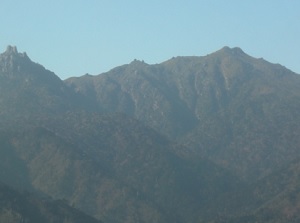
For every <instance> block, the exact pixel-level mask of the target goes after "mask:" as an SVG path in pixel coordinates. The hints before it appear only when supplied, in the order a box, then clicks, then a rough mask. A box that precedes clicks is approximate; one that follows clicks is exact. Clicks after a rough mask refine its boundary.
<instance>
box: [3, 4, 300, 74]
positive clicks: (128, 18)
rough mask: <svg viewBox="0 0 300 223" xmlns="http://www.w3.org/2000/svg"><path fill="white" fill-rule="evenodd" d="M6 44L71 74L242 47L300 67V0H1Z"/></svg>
mask: <svg viewBox="0 0 300 223" xmlns="http://www.w3.org/2000/svg"><path fill="white" fill-rule="evenodd" d="M0 24H1V29H0V30H1V31H0V49H1V51H5V49H6V46H7V45H15V46H17V48H18V50H19V52H24V51H26V52H27V54H28V55H29V57H30V58H31V59H32V60H33V61H35V62H38V63H40V64H42V65H43V66H45V67H46V68H47V69H49V70H51V71H53V72H55V73H56V74H57V75H58V76H59V77H61V78H62V79H65V78H67V77H69V76H81V75H83V74H85V73H90V74H93V75H96V74H100V73H102V72H105V71H108V70H110V69H112V68H114V67H115V66H118V65H122V64H126V63H130V62H131V61H132V60H134V59H139V60H144V61H145V62H146V63H149V64H154V63H160V62H163V61H165V60H167V59H169V58H171V57H173V56H191V55H195V56H203V55H206V54H208V53H212V52H214V51H216V50H218V49H220V48H222V47H223V46H230V47H235V46H238V47H241V48H242V49H243V50H244V51H245V52H246V53H248V54H250V55H252V56H254V57H263V58H265V59H266V60H268V61H270V62H273V63H280V64H282V65H284V66H286V67H287V68H289V69H291V70H293V71H295V72H297V73H300V57H299V52H300V1H299V0H285V1H283V0H226V1H225V0H206V1H204V0H184V1H183V0H182V1H179V0H172V1H171V0H169V1H167V0H160V1H158V0H152V1H141V0H139V1H138V0H126V1H125V0H122V1H121V0H118V1H114V0H110V1H109V0H107V1H106V0H103V1H102V0H72V1H71V0H59V1H58V0H26V1H23V0H1V4H0Z"/></svg>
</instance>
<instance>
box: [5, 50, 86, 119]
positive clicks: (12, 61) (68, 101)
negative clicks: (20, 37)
mask: <svg viewBox="0 0 300 223" xmlns="http://www.w3.org/2000/svg"><path fill="white" fill-rule="evenodd" d="M0 88H1V94H2V95H1V98H0V106H1V108H2V109H1V112H0V115H6V116H7V117H11V118H12V119H14V118H15V116H16V115H19V114H20V115H21V116H22V117H25V116H30V115H37V114H38V115H41V114H45V115H47V114H48V113H60V112H65V111H68V110H81V109H83V107H85V108H86V107H88V105H87V102H82V103H83V104H78V103H76V100H77V98H78V96H76V94H74V92H73V91H71V90H70V89H69V88H68V87H67V86H66V85H65V84H64V83H63V81H62V80H60V79H59V77H57V76H56V75H55V74H54V73H53V72H51V71H49V70H47V69H45V68H44V67H43V66H42V65H40V64H37V63H35V62H32V61H31V60H30V58H29V57H28V56H27V54H26V53H19V52H18V51H17V48H16V47H12V46H8V47H7V49H6V51H5V52H4V53H2V54H0ZM82 101H84V100H82ZM11 114H13V115H11Z"/></svg>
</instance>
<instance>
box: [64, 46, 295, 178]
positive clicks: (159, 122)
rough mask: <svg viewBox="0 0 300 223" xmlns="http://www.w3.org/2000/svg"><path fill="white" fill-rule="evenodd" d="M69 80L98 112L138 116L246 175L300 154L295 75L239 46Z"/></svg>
mask: <svg viewBox="0 0 300 223" xmlns="http://www.w3.org/2000/svg"><path fill="white" fill-rule="evenodd" d="M66 83H67V84H68V85H69V86H71V87H73V88H74V89H75V90H76V91H77V92H81V93H82V94H84V95H86V96H87V97H89V98H93V100H94V103H96V104H98V105H99V106H98V107H99V109H100V110H101V111H103V112H105V111H106V112H112V111H119V112H124V113H126V114H128V115H130V116H132V117H135V118H137V119H138V120H140V121H142V122H143V123H145V124H146V125H148V126H151V127H153V128H154V129H156V130H157V131H158V132H160V133H161V134H164V135H166V136H169V137H170V138H171V139H174V140H176V141H177V142H180V143H183V144H185V145H186V146H187V147H189V148H193V149H194V152H195V154H198V155H199V156H200V157H201V156H204V157H207V158H209V159H211V160H213V161H214V162H215V163H217V164H218V165H222V166H223V167H224V168H227V169H229V170H230V171H232V172H234V173H238V174H239V175H240V176H241V177H244V178H245V179H250V178H256V179H258V178H260V177H264V176H266V175H267V174H268V173H270V172H271V171H272V169H274V168H280V167H281V166H282V165H284V164H285V163H286V162H289V161H291V160H292V159H293V158H294V157H295V156H299V154H298V149H297V148H298V147H297V145H299V143H300V142H299V139H300V137H299V134H300V129H299V126H300V117H299V115H298V111H299V109H300V90H299V85H300V77H299V75H297V74H295V73H293V72H291V71H290V70H288V69H286V68H284V67H283V66H281V65H278V64H271V63H269V62H267V61H265V60H263V59H256V58H253V57H251V56H249V55H247V54H245V53H244V52H243V51H242V50H241V49H239V48H232V49H231V48H228V47H224V48H223V49H221V50H219V51H217V52H215V53H212V54H210V55H207V56H204V57H176V58H172V59H171V60H168V61H166V62H164V63H161V64H156V65H148V64H145V63H143V62H140V61H133V62H132V63H131V64H128V65H124V66H121V67H118V68H115V69H113V70H111V71H109V72H108V73H105V74H101V75H98V76H94V77H93V76H83V77H80V78H70V79H68V80H66ZM286 148H288V149H286ZM262 160H264V161H263V162H262Z"/></svg>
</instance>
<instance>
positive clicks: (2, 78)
mask: <svg viewBox="0 0 300 223" xmlns="http://www.w3.org/2000/svg"><path fill="white" fill-rule="evenodd" d="M299 84H300V76H299V75H298V74H295V73H294V72H292V71H290V70H288V69H287V68H285V67H283V66H281V65H279V64H272V63H269V62H267V61H265V60H263V59H257V58H253V57H251V56H249V55H247V54H246V53H244V52H243V51H242V50H241V49H240V48H229V47H224V48H222V49H220V50H219V51H217V52H214V53H212V54H209V55H207V56H202V57H195V56H194V57H174V58H172V59H170V60H168V61H165V62H163V63H160V64H154V65H149V64H146V63H145V62H143V61H138V60H134V61H133V62H132V63H130V64H126V65H122V66H120V67H116V68H114V69H112V70H111V71H109V72H107V73H104V74H100V75H96V76H91V75H84V76H82V77H78V78H69V79H67V80H65V81H62V80H60V79H59V78H58V77H57V76H56V75H55V74H54V73H53V72H51V71H48V70H46V69H45V68H44V67H42V66H41V65H39V64H37V63H34V62H32V61H31V60H30V59H29V58H28V56H27V55H26V53H18V51H17V49H16V48H15V47H11V46H9V47H8V48H7V50H6V52H4V53H3V54H1V55H0V108H1V112H0V118H1V119H0V145H1V147H0V180H1V181H3V182H5V183H6V184H8V185H11V186H13V187H15V188H18V189H19V190H20V189H21V190H24V189H25V190H27V191H30V193H33V194H42V195H46V196H51V197H52V198H54V199H63V200H64V201H65V202H67V203H68V204H70V205H71V206H73V207H76V208H78V209H80V210H82V211H84V212H85V213H87V214H89V215H92V216H94V217H96V218H98V219H101V220H103V222H112V223H118V222H128V223H133V222H145V223H150V222H178V223H181V222H216V223H221V222H241V221H242V222H249V223H254V222H256V221H257V222H263V221H264V220H266V219H268V221H265V222H269V223H275V222H277V221H278V219H281V222H289V221H291V220H295V219H296V220H297V219H298V215H297V213H298V212H297V211H298V208H297V207H298V201H299V199H298V188H300V184H299V183H300V180H299V179H300V178H299V177H298V169H299V168H298V167H299V164H300V162H299V160H300V157H299V155H300V154H299V152H298V149H299V145H300V137H299V136H300V116H299V114H298V111H299V109H300V88H299ZM293 197H295V198H293Z"/></svg>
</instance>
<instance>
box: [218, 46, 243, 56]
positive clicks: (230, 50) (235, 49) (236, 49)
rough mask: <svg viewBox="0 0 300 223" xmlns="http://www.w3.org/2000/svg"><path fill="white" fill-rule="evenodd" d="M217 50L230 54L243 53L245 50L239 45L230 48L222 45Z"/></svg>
mask: <svg viewBox="0 0 300 223" xmlns="http://www.w3.org/2000/svg"><path fill="white" fill-rule="evenodd" d="M217 52H220V53H226V54H232V55H241V54H245V52H244V51H243V50H242V49H241V48H239V47H233V48H230V47H228V46H224V47H223V48H222V49H220V50H219V51H217Z"/></svg>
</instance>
